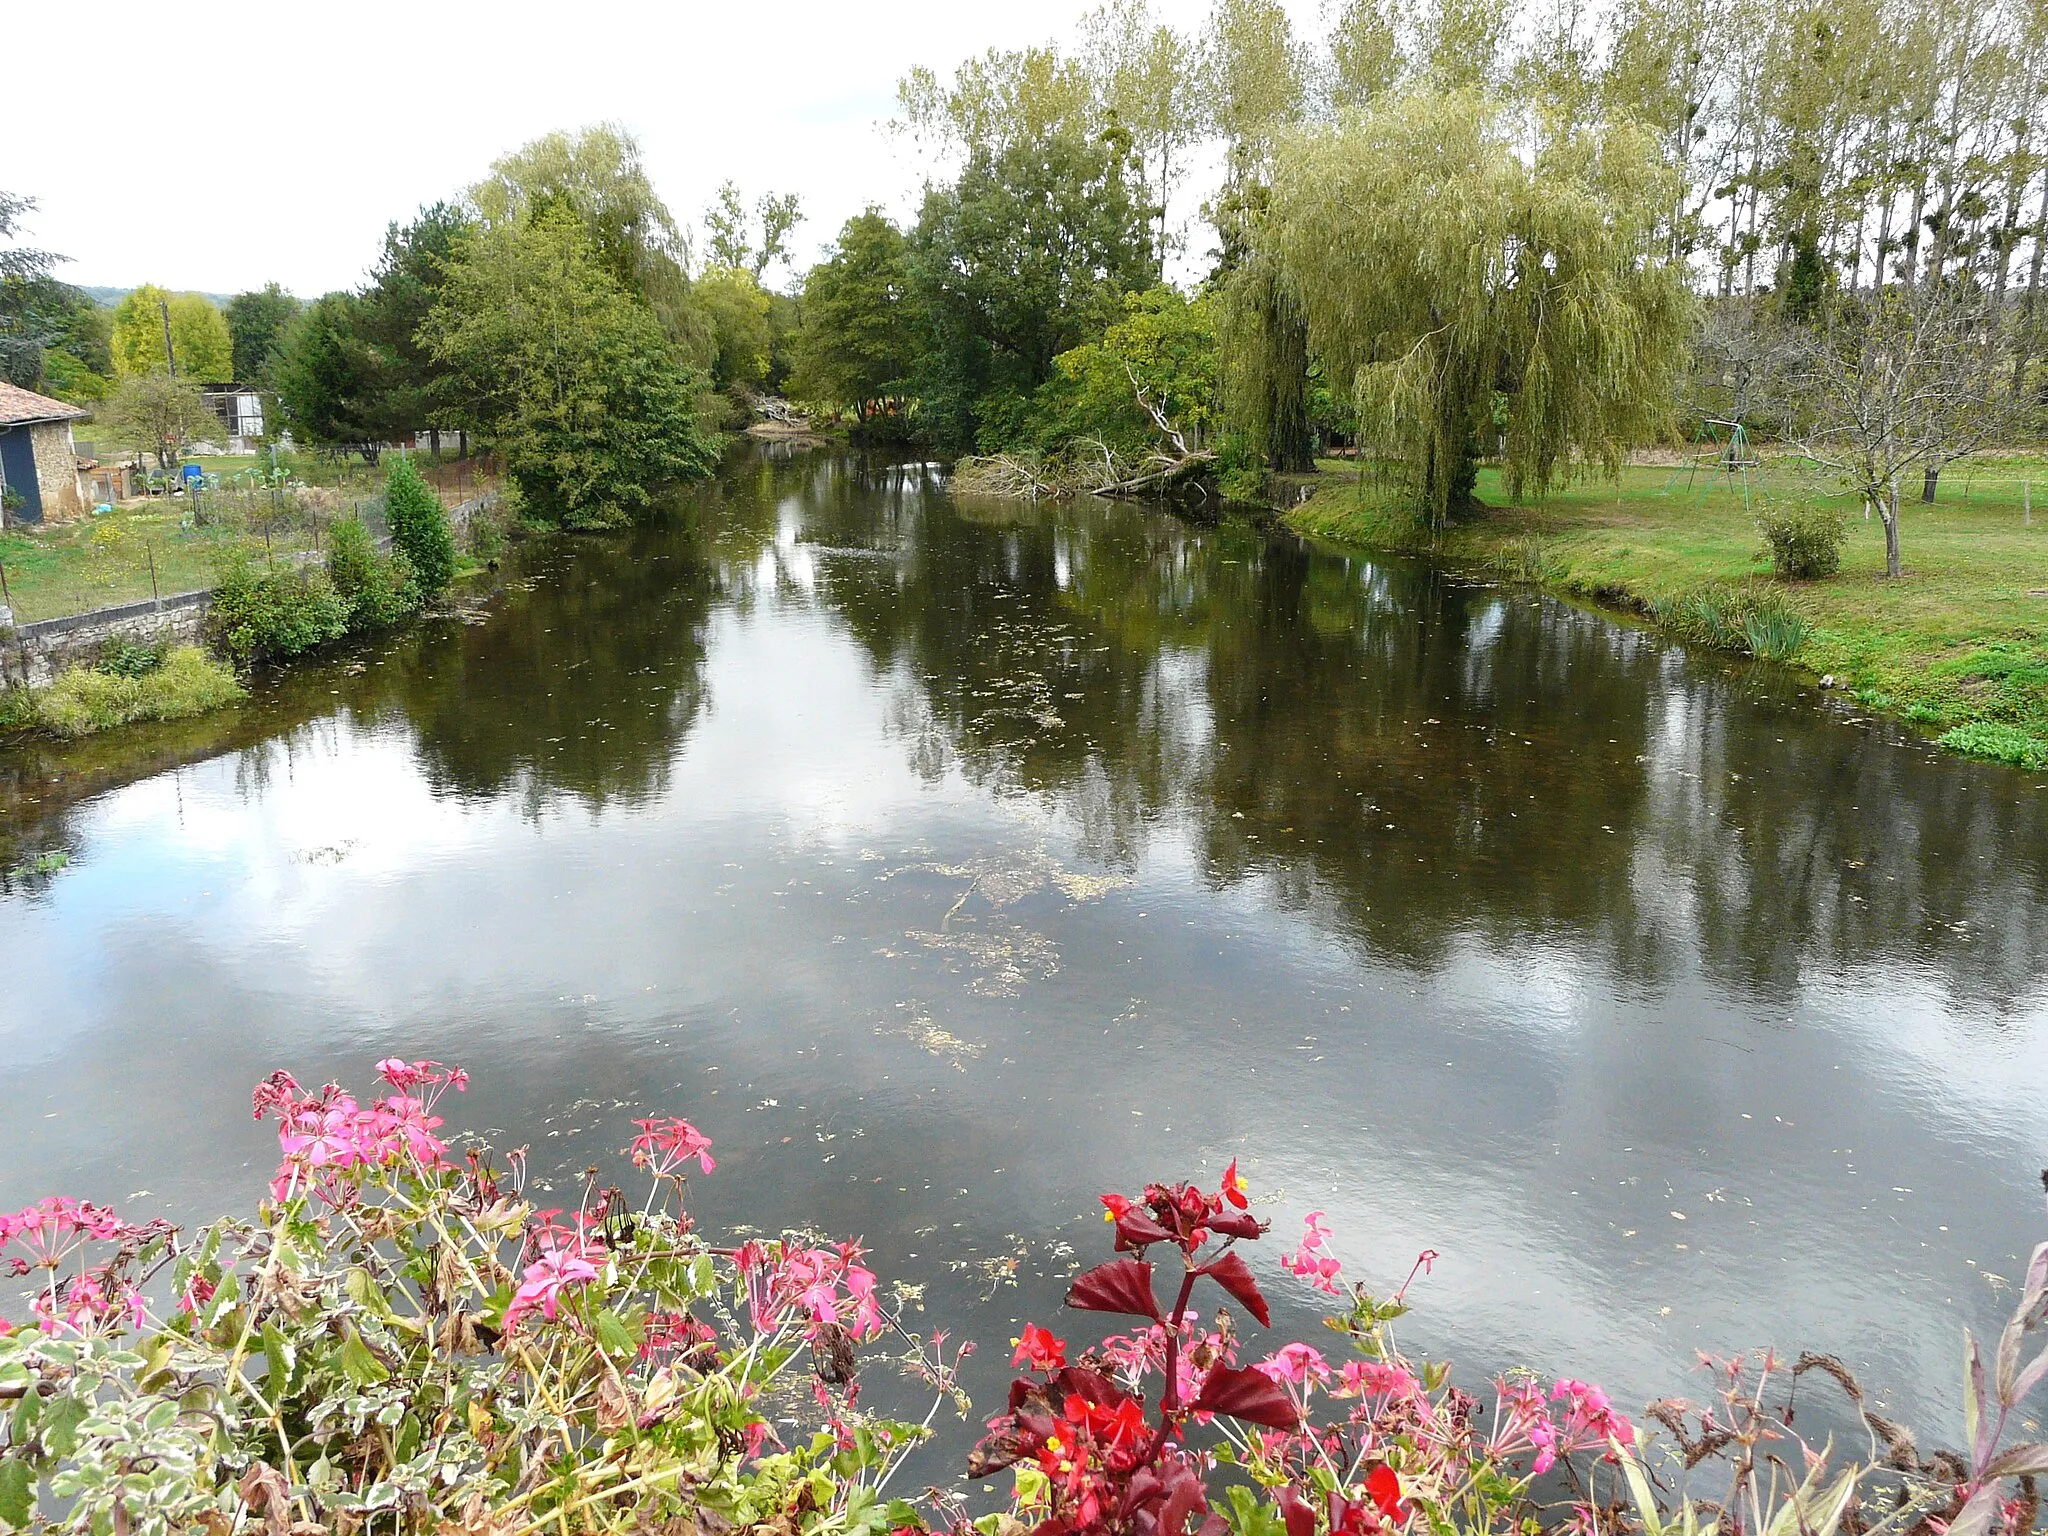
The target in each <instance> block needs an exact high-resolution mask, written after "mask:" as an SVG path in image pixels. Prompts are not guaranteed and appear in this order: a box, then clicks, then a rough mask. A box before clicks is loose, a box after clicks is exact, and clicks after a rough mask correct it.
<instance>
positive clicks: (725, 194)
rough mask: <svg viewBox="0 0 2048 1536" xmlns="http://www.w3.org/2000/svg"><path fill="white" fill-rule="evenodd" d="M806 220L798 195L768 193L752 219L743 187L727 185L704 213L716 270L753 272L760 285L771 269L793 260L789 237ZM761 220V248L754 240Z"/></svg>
mask: <svg viewBox="0 0 2048 1536" xmlns="http://www.w3.org/2000/svg"><path fill="white" fill-rule="evenodd" d="M803 219H804V215H803V209H802V206H801V204H800V203H799V202H798V200H797V195H796V194H795V193H794V192H787V193H783V194H781V195H779V196H778V195H777V194H775V193H773V192H770V193H767V194H765V195H764V196H763V197H762V198H761V199H760V200H759V201H758V202H756V203H755V204H754V213H753V217H752V218H751V219H750V218H749V217H748V214H747V208H746V203H745V202H744V201H743V200H742V199H741V197H740V189H739V184H738V183H737V182H731V181H728V182H726V183H724V184H723V185H722V186H720V187H719V189H718V200H717V201H716V202H714V203H713V204H712V205H711V206H710V207H709V208H706V209H705V210H704V228H705V231H706V233H707V234H708V236H709V241H708V243H709V245H710V248H711V250H710V255H711V266H712V269H713V270H714V271H715V270H717V269H718V268H720V267H726V268H731V269H734V270H736V271H743V272H749V273H751V274H753V277H754V280H755V281H756V282H759V281H760V280H761V277H762V274H764V273H765V272H766V271H767V270H768V268H769V267H771V266H772V265H774V264H775V263H776V262H778V261H786V260H788V259H789V237H790V235H791V233H792V232H794V230H795V229H796V227H797V225H799V224H801V223H802V222H803ZM757 221H758V223H759V224H760V226H761V240H760V243H759V244H758V245H757V244H755V242H754V238H753V226H754V223H755V222H757Z"/></svg>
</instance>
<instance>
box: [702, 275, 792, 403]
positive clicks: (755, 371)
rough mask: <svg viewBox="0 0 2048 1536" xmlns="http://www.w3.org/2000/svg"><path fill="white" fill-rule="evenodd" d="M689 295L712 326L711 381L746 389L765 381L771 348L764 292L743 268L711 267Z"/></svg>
mask: <svg viewBox="0 0 2048 1536" xmlns="http://www.w3.org/2000/svg"><path fill="white" fill-rule="evenodd" d="M692 296H693V297H694V298H695V300H696V302H697V304H698V306H699V307H700V308H701V309H702V310H703V312H704V315H705V318H706V319H707V320H708V321H709V322H710V325H711V339H712V352H711V382H712V383H714V384H716V385H717V386H718V387H719V388H720V389H735V388H739V389H751V388H755V387H758V386H759V385H761V384H762V383H764V382H766V380H767V378H768V366H769V362H770V359H771V353H772V350H773V346H774V336H773V333H772V331H771V329H770V326H769V323H768V314H769V309H770V307H771V305H770V300H769V296H768V293H767V291H766V290H765V289H763V288H762V286H761V284H760V282H759V281H758V280H757V279H756V278H755V277H754V274H753V273H752V272H751V271H750V270H748V269H747V268H746V267H713V268H711V269H710V270H709V271H707V272H705V273H704V275H703V276H701V277H699V278H698V279H697V281H696V284H695V285H694V288H693V292H692Z"/></svg>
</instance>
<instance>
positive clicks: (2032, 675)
mask: <svg viewBox="0 0 2048 1536" xmlns="http://www.w3.org/2000/svg"><path fill="white" fill-rule="evenodd" d="M2028 483H2031V484H2032V486H2033V488H2034V491H2035V493H2036V496H2035V499H2036V500H2038V501H2040V502H2041V503H2042V505H2041V506H2039V507H2037V508H2036V509H2035V515H2034V517H2033V519H2032V521H2031V524H2029V523H2027V522H2025V521H2023V511H2022V507H2023V487H2024V486H2025V485H2026V484H2028ZM1903 489H1904V488H1902V490H1903ZM1835 490H1836V487H1834V486H1833V485H1830V484H1826V483H1820V484H1816V483H1815V482H1814V481H1813V480H1812V479H1810V478H1809V477H1808V476H1807V475H1806V474H1804V473H1803V472H1802V471H1801V469H1800V468H1799V467H1798V466H1796V465H1794V464H1792V463H1789V462H1785V461H1779V462H1774V463H1767V464H1765V465H1763V466H1760V467H1759V468H1758V469H1757V470H1753V471H1751V474H1750V480H1749V484H1748V505H1747V506H1746V505H1745V496H1744V486H1743V483H1742V481H1741V479H1740V478H1736V479H1733V480H1731V479H1730V478H1729V477H1728V476H1726V475H1724V474H1709V473H1696V472H1694V471H1692V470H1690V469H1689V468H1688V467H1686V466H1684V465H1680V466H1678V467H1676V468H1673V467H1670V466H1658V467H1652V466H1632V467H1630V468H1628V469H1625V470H1624V471H1623V472H1622V475H1621V479H1620V482H1619V484H1616V483H1614V482H1611V481H1605V480H1597V479H1596V480H1590V481H1586V482H1582V483H1580V484H1577V485H1574V486H1572V487H1571V488H1569V489H1567V490H1565V491H1563V492H1560V493H1557V494H1553V495H1551V496H1549V497H1547V498H1544V499H1543V500H1541V501H1537V502H1532V503H1526V504H1524V505H1520V506H1508V505H1505V504H1504V503H1505V502H1506V500H1507V498H1506V497H1505V496H1504V495H1503V494H1502V492H1501V487H1500V482H1499V477H1498V475H1497V474H1496V473H1494V472H1493V471H1491V470H1482V471H1481V474H1480V482H1479V493H1480V498H1481V500H1482V501H1484V502H1485V503H1487V510H1486V511H1485V512H1484V513H1483V514H1482V515H1481V516H1479V517H1478V518H1476V519H1474V520H1472V521H1469V522H1464V523H1461V524H1458V525H1455V526H1454V527H1453V528H1452V529H1451V530H1450V531H1449V532H1448V533H1447V534H1446V535H1445V537H1444V539H1443V540H1442V543H1441V546H1440V548H1439V553H1441V554H1442V555H1444V556H1445V557H1447V558H1450V559H1452V560H1461V561H1468V562H1477V563H1483V564H1485V565H1487V566H1489V567H1490V568H1492V569H1494V570H1496V571H1499V572H1504V573H1507V574H1511V575H1518V576H1526V577H1529V578H1532V579H1536V580H1539V581H1541V582H1542V583H1543V584H1544V585H1546V586H1549V587H1552V588H1554V589H1556V590H1559V591H1562V592H1566V593H1569V594H1572V595H1575V596H1581V597H1587V598H1592V599H1595V600H1598V601H1603V602H1607V603H1612V604H1616V605H1620V606H1626V607H1630V608H1634V609H1637V610H1639V611H1641V610H1647V609H1648V607H1649V605H1650V604H1651V603H1652V602H1653V601H1655V600H1656V599H1659V598H1669V597H1674V596H1677V595H1680V594H1682V593H1686V592H1689V591H1693V590H1696V589H1698V588H1700V587H1702V586H1732V585H1757V584H1769V585H1771V586H1772V587H1773V588H1774V589H1775V590H1776V591H1777V592H1778V593H1779V594H1780V595H1781V596H1782V597H1783V599H1784V600H1785V602H1786V603H1787V605H1789V606H1790V607H1791V608H1792V609H1793V611H1794V612H1796V613H1797V614H1798V615H1799V617H1800V618H1801V619H1802V620H1803V621H1804V623H1805V625H1806V629H1807V635H1806V639H1805V642H1804V644H1803V645H1802V646H1801V647H1800V649H1799V651H1798V652H1797V654H1796V657H1795V659H1796V661H1797V662H1798V664H1799V665H1801V666H1804V667H1807V668H1810V669H1811V670H1813V671H1814V672H1816V673H1824V674H1825V673H1832V674H1833V675H1834V676H1835V677H1836V679H1837V680H1838V681H1839V682H1840V683H1842V684H1843V685H1844V686H1846V687H1848V688H1850V689H1852V690H1854V692H1855V694H1856V697H1857V699H1858V701H1859V702H1860V703H1861V704H1863V705H1864V706H1865V707H1867V708H1870V709H1874V710H1882V711H1886V712H1889V713H1892V714H1896V715H1899V716H1901V717H1903V718H1905V719H1907V720H1909V721H1911V722H1913V723H1915V724H1918V725H1922V726H1925V727H1927V728H1929V729H1930V730H1934V731H1937V732H1954V733H1955V735H1954V736H1953V737H1952V739H1951V741H1950V745H1953V746H1956V747H1958V748H1959V749H1962V750H1975V751H1977V752H1979V753H1981V754H1984V755H1992V756H1999V757H2004V758H2007V759H2010V760H2012V761H2018V762H2025V763H2027V764H2028V765H2029V766H2041V765H2043V764H2048V459H2044V458H2043V457H2042V456H2040V455H2014V454H2007V455H2001V456H1996V457H1991V456H1986V457H1982V458H1978V459H1975V460H1973V461H1965V462H1963V463H1958V464H1955V465H1951V466H1950V467H1949V469H1948V470H1947V472H1946V473H1944V475H1943V476H1942V480H1941V484H1940V487H1939V489H1938V492H1937V497H1936V500H1935V502H1934V504H1933V505H1931V506H1928V505H1923V504H1922V503H1921V501H1920V500H1919V491H1920V483H1919V480H1918V478H1917V477H1916V478H1915V479H1914V481H1913V483H1912V486H1911V494H1910V496H1909V497H1908V498H1907V499H1906V500H1905V501H1904V502H1903V503H1902V514H1903V515H1902V517H1901V520H1900V547H1901V551H1902V553H1903V556H1904V564H1905V575H1904V576H1903V577H1902V578H1901V579H1900V580H1897V581H1888V580H1886V579H1885V576H1884V532H1883V527H1882V525H1881V524H1880V523H1878V522H1877V521H1876V520H1875V519H1870V520H1865V518H1864V517H1863V516H1862V514H1861V512H1860V510H1858V509H1856V508H1855V507H1854V506H1853V498H1851V497H1846V496H1844V497H1842V498H1841V504H1842V505H1844V506H1845V507H1848V508H1849V509H1850V521H1849V537H1848V541H1847V543H1846V544H1845V545H1844V547H1843V551H1842V569H1841V572H1840V573H1839V574H1838V575H1835V576H1832V577H1829V578H1827V579H1825V580H1821V581H1813V582H1783V583H1780V582H1777V581H1776V580H1775V578H1773V577H1772V576H1771V571H1770V564H1769V561H1768V558H1767V557H1766V556H1765V555H1764V554H1763V553H1762V550H1763V542H1762V540H1761V538H1760V537H1759V536H1758V534H1757V531H1756V524H1755V519H1754V508H1755V507H1756V506H1758V505H1760V504H1761V502H1762V500H1763V499H1764V498H1766V497H1776V498H1784V497H1789V496H1794V495H1801V494H1811V493H1815V492H1818V493H1822V494H1826V493H1831V492H1834V491H1835ZM1287 520H1288V521H1289V522H1290V523H1291V524H1293V525H1294V526H1295V527H1297V528H1299V529H1300V530H1301V531H1302V532H1304V533H1308V534H1310V535H1313V536H1318V537H1324V538H1329V539H1333V540H1337V541H1340V542H1344V543H1352V544H1361V545H1365V546H1368V547H1379V548H1401V549H1414V548H1418V547H1424V546H1426V545H1427V544H1428V539H1427V537H1426V535H1423V534H1419V533H1418V531H1417V530H1416V529H1415V527H1414V526H1413V524H1412V523H1411V522H1410V521H1409V520H1408V519H1406V518H1405V517H1403V516H1400V515H1396V514H1392V513H1390V511H1389V510H1388V507H1387V499H1386V497H1385V495H1384V493H1380V492H1377V491H1376V490H1375V488H1374V487H1373V486H1371V485H1370V484H1368V485H1367V486H1366V487H1365V488H1364V491H1363V492H1362V493H1361V490H1360V488H1359V485H1358V479H1357V472H1356V470H1354V469H1352V468H1351V467H1349V466H1344V465H1340V464H1338V463H1336V462H1335V461H1326V462H1325V463H1324V465H1323V466H1322V472H1321V473H1320V474H1319V475H1318V476H1317V477H1316V484H1315V489H1314V494H1313V496H1312V497H1311V499H1310V500H1309V501H1308V502H1307V503H1305V504H1304V505H1302V506H1300V507H1298V508H1295V509H1294V510H1292V511H1290V512H1289V513H1288V514H1287ZM1959 728H1969V729H1959Z"/></svg>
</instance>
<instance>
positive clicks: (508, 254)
mask: <svg viewBox="0 0 2048 1536" xmlns="http://www.w3.org/2000/svg"><path fill="white" fill-rule="evenodd" d="M425 335H426V338H427V342H428V345H429V347H430V349H431V350H432V352H433V354H434V356H435V357H436V358H437V359H439V360H440V361H441V362H442V363H444V364H446V365H447V366H448V367H449V368H450V369H451V370H452V372H453V375H454V378H455V380H456V383H457V388H458V391H459V396H460V398H461V399H462V400H463V402H464V409H465V411H466V412H468V413H469V419H470V420H471V421H472V423H473V424H474V425H475V426H476V427H477V428H478V429H479V430H480V431H481V432H482V433H483V434H484V435H485V436H486V438H487V439H488V440H489V441H490V442H491V443H493V444H494V445H495V446H496V448H497V449H498V451H499V452H500V453H501V454H502V455H503V457H504V461H505V467H506V470H507V472H508V473H509V474H510V475H511V477H512V479H513V481H514V483H515V484H516V485H517V487H518V489H519V491H520V495H521V499H522V501H523V502H524V504H525V507H526V510H527V513H528V515H529V516H532V517H536V518H541V519H545V520H547V521H551V522H557V523H560V524H562V525H564V526H567V527H572V528H598V527H611V526H615V525H617V524H619V523H621V522H624V521H626V520H627V519H629V518H630V517H631V516H632V515H633V514H635V513H637V512H640V511H642V510H644V509H645V508H647V507H648V506H649V505H651V503H652V502H653V499H654V497H655V495H656V494H657V492H658V491H659V490H660V489H661V488H662V487H663V486H664V485H665V484H668V483H671V482H674V481H677V480H681V479H687V478H694V477H697V476H701V475H704V474H707V473H709V472H710V470H711V468H712V466H713V464H714V463H715V461H716V447H715V443H714V442H713V440H711V439H710V438H708V437H707V436H706V435H705V434H704V433H703V432H702V431H701V430H700V429H699V427H698V424H697V420H696V417H695V414H694V411H693V398H694V395H695V391H696V387H697V381H696V378H695V376H694V375H693V374H692V373H691V371H690V370H689V369H688V368H686V367H685V366H684V365H683V364H682V362H681V361H680V360H679V358H678V357H677V356H676V353H675V349H674V348H673V347H672V346H671V345H670V343H669V341H668V339H667V338H666V336H665V335H664V334H663V331H662V328H661V326H660V325H659V324H658V323H657V322H656V320H655V318H654V316H653V314H652V313H651V312H650V310H649V309H648V307H647V306H646V305H645V304H643V303H642V302H641V301H640V300H639V298H638V297H637V296H635V295H634V294H633V293H631V292H630V291H628V290H627V289H625V288H624V287H622V286H621V285H620V283H619V282H618V280H617V278H616V277H615V276H614V274H613V272H612V270H611V268H610V267H609V266H608V265H607V264H606V263H605V262H604V261H603V260H602V258H601V256H600V253H599V252H598V250H597V249H596V247H595V245H594V244H593V242H592V240H591V238H590V236H589V234H588V232H587V230H586V228H585V226H584V224H583V221H582V220H581V219H580V218H579V217H577V216H576V215H575V213H574V211H573V210H572V209H569V208H565V207H560V206H553V207H543V208H540V209H538V210H536V211H535V212H534V213H533V214H532V215H530V216H528V217H525V218H522V219H520V220H518V221H517V222H516V223H514V224H512V225H510V226H507V225H504V224H498V225H493V226H487V227H486V228H485V229H483V230H482V231H480V232H479V233H478V235H477V236H476V237H475V238H473V239H471V240H469V241H467V242H465V244H464V247H463V250H462V253H461V255H460V256H459V257H458V259H457V260H456V262H455V263H454V265H453V266H452V267H451V268H450V270H449V274H448V283H447V287H446V288H445V290H444V291H443V293H442V297H441V301H440V303H439V304H438V305H436V306H435V309H434V312H433V314H432V315H431V316H430V317H429V319H428V321H427V326H426V330H425Z"/></svg>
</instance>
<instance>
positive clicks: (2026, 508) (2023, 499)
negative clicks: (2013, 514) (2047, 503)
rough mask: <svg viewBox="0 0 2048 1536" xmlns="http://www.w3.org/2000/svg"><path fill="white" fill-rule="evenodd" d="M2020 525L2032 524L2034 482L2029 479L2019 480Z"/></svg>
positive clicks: (2026, 526) (2023, 526)
mask: <svg viewBox="0 0 2048 1536" xmlns="http://www.w3.org/2000/svg"><path fill="white" fill-rule="evenodd" d="M2020 526H2021V527H2022V528H2031V527H2033V526H2034V482H2033V481H2031V480H2022V481H2021V482H2020Z"/></svg>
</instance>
